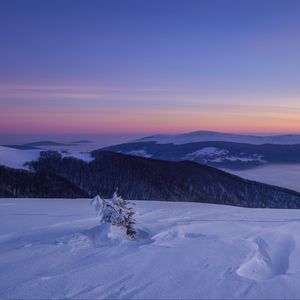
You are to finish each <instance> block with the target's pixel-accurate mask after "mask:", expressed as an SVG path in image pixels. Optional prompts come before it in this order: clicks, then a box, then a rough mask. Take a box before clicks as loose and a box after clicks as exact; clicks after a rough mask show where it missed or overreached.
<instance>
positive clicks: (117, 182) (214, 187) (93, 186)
mask: <svg viewBox="0 0 300 300" xmlns="http://www.w3.org/2000/svg"><path fill="white" fill-rule="evenodd" d="M93 155H94V158H95V159H94V160H93V161H91V162H90V163H87V162H84V161H82V160H78V159H76V158H72V157H65V158H63V157H62V156H61V155H60V154H59V153H57V152H53V151H48V152H42V153H41V156H40V159H39V161H35V162H32V163H31V168H32V169H33V170H35V171H36V172H42V173H49V174H55V175H57V176H59V177H63V178H65V179H66V180H68V181H69V182H71V183H72V184H74V185H75V186H77V187H78V188H79V189H80V190H83V191H84V192H86V193H87V194H89V195H90V196H94V195H96V194H100V195H101V196H103V197H108V196H110V195H111V194H112V193H113V191H114V190H115V189H116V188H118V190H119V192H120V194H121V195H122V196H123V197H124V198H127V199H135V200H166V199H168V200H169V201H194V202H205V203H216V204H227V205H236V206H244V207H274V208H300V194H299V193H297V192H293V191H290V190H286V189H283V188H278V187H274V186H269V185H266V184H261V183H257V182H253V181H248V180H244V179H242V178H239V177H237V176H234V175H231V174H228V173H226V172H223V171H220V170H217V169H214V168H212V167H208V166H204V165H201V164H197V163H194V162H189V161H183V162H169V161H161V160H153V159H146V158H142V157H134V156H128V155H123V154H119V153H113V152H106V151H97V152H94V153H93Z"/></svg>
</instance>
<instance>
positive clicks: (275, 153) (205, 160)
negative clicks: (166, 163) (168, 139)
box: [102, 142, 300, 169]
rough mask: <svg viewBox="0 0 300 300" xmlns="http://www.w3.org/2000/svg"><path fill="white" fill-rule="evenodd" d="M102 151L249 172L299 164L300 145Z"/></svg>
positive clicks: (147, 146)
mask: <svg viewBox="0 0 300 300" xmlns="http://www.w3.org/2000/svg"><path fill="white" fill-rule="evenodd" d="M102 150H108V151H115V152H121V153H125V154H129V155H135V156H144V157H151V158H155V159H163V160H172V161H180V160H192V161H195V162H199V163H202V164H206V165H210V166H213V167H217V168H228V169H247V168H250V167H255V166H259V165H263V164H267V163H300V145H274V144H263V145H253V144H242V143H232V142H199V143H189V144H180V145H174V144H157V143H156V142H143V143H142V142H139V143H126V144H121V145H115V146H110V147H106V148H104V149H102Z"/></svg>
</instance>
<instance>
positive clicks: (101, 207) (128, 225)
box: [91, 193, 137, 239]
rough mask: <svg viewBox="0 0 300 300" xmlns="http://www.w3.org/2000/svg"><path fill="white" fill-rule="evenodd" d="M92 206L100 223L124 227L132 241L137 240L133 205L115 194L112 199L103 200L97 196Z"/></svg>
mask: <svg viewBox="0 0 300 300" xmlns="http://www.w3.org/2000/svg"><path fill="white" fill-rule="evenodd" d="M91 205H92V206H93V207H94V208H95V211H96V214H97V216H98V217H99V218H100V223H101V224H104V223H110V224H112V225H114V226H119V227H122V228H123V229H124V230H125V233H126V235H127V236H128V237H130V238H131V239H135V238H136V234H137V233H136V230H135V229H134V227H133V225H134V224H135V220H134V217H133V215H134V210H133V207H132V204H131V203H130V202H129V201H128V200H125V199H123V198H122V197H120V196H118V195H117V193H114V194H113V196H112V198H110V199H103V198H101V197H100V196H99V195H97V196H96V197H95V198H94V199H93V200H92V201H91Z"/></svg>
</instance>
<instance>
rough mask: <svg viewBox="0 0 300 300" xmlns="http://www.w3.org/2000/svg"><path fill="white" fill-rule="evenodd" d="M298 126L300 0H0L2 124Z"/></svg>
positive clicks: (162, 128)
mask: <svg viewBox="0 0 300 300" xmlns="http://www.w3.org/2000/svg"><path fill="white" fill-rule="evenodd" d="M195 130H218V131H228V132H251V133H255V132H257V133H262V132H268V133H271V132H274V133H275V132H276V133H277V132H299V133H300V1H299V0H294V1H290V0H282V1H276V0H270V1H265V0H237V1H232V0H218V1H217V0H208V1H201V0H196V1H189V0H182V1H176V0H151V1H150V0H149V1H148V0H136V1H133V0H119V1H114V0H107V1H102V0H98V1H93V0H89V1H86V0H83V1H76V0H69V1H65V0H51V1H50V0H49V1H48V0H36V1H31V0H26V1H25V0H19V1H15V0H0V133H2V134H10V133H12V134H13V133H18V134H23V133H24V134H35V133H36V134H41V133H45V134H46V133H47V134H53V133H90V134H95V133H156V132H169V133H172V132H174V133H175V132H185V131H195Z"/></svg>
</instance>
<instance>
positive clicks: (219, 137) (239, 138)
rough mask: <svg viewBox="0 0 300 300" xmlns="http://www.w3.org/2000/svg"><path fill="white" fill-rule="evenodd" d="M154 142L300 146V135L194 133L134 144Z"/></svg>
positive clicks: (160, 137)
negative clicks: (220, 142)
mask: <svg viewBox="0 0 300 300" xmlns="http://www.w3.org/2000/svg"><path fill="white" fill-rule="evenodd" d="M150 141H154V142H157V143H158V144H168V143H173V144H176V145H179V144H187V143H196V142H209V141H214V142H215V141H222V142H235V143H247V144H256V145H260V144H286V145H288V144H300V134H289V135H273V136H255V135H242V134H232V133H223V132H214V131H195V132H190V133H184V134H176V135H175V134H174V135H164V134H158V135H153V136H149V137H145V138H141V139H138V140H136V141H135V142H150Z"/></svg>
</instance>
